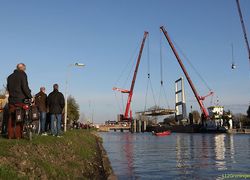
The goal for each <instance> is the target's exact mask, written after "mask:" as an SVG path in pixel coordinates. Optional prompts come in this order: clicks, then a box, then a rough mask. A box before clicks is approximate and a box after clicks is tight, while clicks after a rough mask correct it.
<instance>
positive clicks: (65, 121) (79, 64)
mask: <svg viewBox="0 0 250 180" xmlns="http://www.w3.org/2000/svg"><path fill="white" fill-rule="evenodd" d="M84 66H85V64H82V63H75V64H70V65H69V66H68V68H69V69H68V73H67V77H66V86H65V111H64V132H66V130H67V116H68V92H67V89H68V80H69V72H70V68H71V67H84Z"/></svg>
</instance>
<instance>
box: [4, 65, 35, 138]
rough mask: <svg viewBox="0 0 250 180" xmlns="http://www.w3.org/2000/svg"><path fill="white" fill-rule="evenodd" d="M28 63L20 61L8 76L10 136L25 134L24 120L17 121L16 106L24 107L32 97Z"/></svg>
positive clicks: (18, 136) (19, 136) (17, 136)
mask: <svg viewBox="0 0 250 180" xmlns="http://www.w3.org/2000/svg"><path fill="white" fill-rule="evenodd" d="M25 70H26V65H25V64H23V63H19V64H18V65H17V67H16V70H14V72H13V73H12V74H11V75H10V76H9V77H8V78H7V90H8V92H9V99H8V101H9V120H8V138H9V139H13V138H17V139H20V138H21V137H22V135H23V122H22V121H21V122H16V117H15V116H16V115H15V111H16V108H17V107H18V106H19V107H22V105H23V103H24V100H25V99H32V96H31V90H30V88H29V85H28V78H27V75H26V73H25Z"/></svg>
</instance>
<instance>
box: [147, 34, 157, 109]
mask: <svg viewBox="0 0 250 180" xmlns="http://www.w3.org/2000/svg"><path fill="white" fill-rule="evenodd" d="M147 66H148V67H147V70H148V80H147V88H146V95H145V104H144V111H146V109H147V99H148V98H147V97H148V89H149V87H150V90H151V92H152V96H153V100H154V104H155V107H156V100H155V95H154V90H153V86H152V81H151V78H150V55H149V38H148V41H147Z"/></svg>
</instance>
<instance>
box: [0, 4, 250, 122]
mask: <svg viewBox="0 0 250 180" xmlns="http://www.w3.org/2000/svg"><path fill="white" fill-rule="evenodd" d="M240 3H241V8H242V13H243V17H244V20H245V25H246V29H247V33H248V35H249V36H250V33H249V31H250V12H249V8H250V1H249V0H240ZM0 24H1V25H0V61H1V70H0V84H1V85H6V78H7V77H8V75H9V74H11V73H12V72H13V70H14V69H15V66H16V64H17V63H19V62H23V63H25V64H26V65H27V74H28V81H29V85H30V88H31V90H32V94H36V93H37V92H38V91H39V87H41V86H45V87H46V89H47V93H50V92H51V91H52V85H53V84H54V83H58V84H59V85H60V90H61V91H62V92H63V93H65V84H66V83H65V82H66V79H68V81H69V87H68V92H69V94H71V95H72V96H74V97H75V98H76V100H77V102H78V103H79V105H80V111H81V114H85V117H91V116H92V115H93V117H94V122H98V123H100V122H104V121H106V120H114V119H116V116H117V114H118V113H123V104H124V103H125V102H126V98H127V97H126V96H125V95H123V96H122V95H121V94H120V93H119V92H114V91H112V87H113V86H118V87H121V88H125V89H129V87H130V83H131V82H130V81H131V77H132V76H131V75H132V73H131V70H132V71H133V66H132V64H133V62H135V61H136V57H137V56H138V52H139V49H138V48H139V46H140V43H141V41H142V37H143V33H144V31H148V32H149V37H148V39H147V40H146V44H145V48H144V51H143V54H142V59H141V64H140V67H139V72H138V77H137V81H136V85H135V90H134V96H133V102H132V110H133V112H136V111H142V110H144V108H145V107H151V106H153V105H155V104H157V105H159V106H162V107H168V106H169V107H170V108H173V107H174V101H175V95H174V81H175V80H176V79H178V78H179V77H181V76H184V75H183V73H182V71H181V70H180V67H179V65H178V63H177V61H176V59H175V57H174V55H173V53H172V51H171V49H170V48H169V45H168V43H167V41H166V39H165V37H163V34H162V32H160V29H159V27H160V26H162V25H163V26H164V27H165V28H166V30H167V31H168V33H169V34H170V36H171V38H172V40H173V41H174V42H175V44H176V45H178V48H177V51H178V52H184V54H185V56H187V57H188V59H189V61H190V62H191V63H192V65H193V66H194V67H195V69H196V70H197V71H198V72H199V73H200V74H201V76H202V77H203V78H204V79H205V80H206V82H207V84H208V85H209V87H210V88H211V89H212V90H213V91H214V92H215V95H214V96H213V97H208V98H207V100H206V101H205V105H206V106H209V105H213V104H214V102H215V101H216V100H217V99H218V102H219V104H220V105H223V106H225V107H226V108H229V109H231V110H232V111H233V112H242V113H245V112H246V110H247V106H248V105H249V103H250V98H249V97H250V83H249V81H250V65H249V62H248V55H247V51H246V47H245V42H244V39H243V33H242V29H241V25H240V21H239V16H238V12H237V7H236V2H235V1H234V0H221V1H218V0H188V1H184V0H155V1H153V0H136V1H135V0H126V1H125V0H119V1H117V0H105V1H103V0H73V1H72V0H53V1H51V0H43V1H35V0H33V1H31V0H22V1H19V0H11V1H9V0H0ZM249 38H250V37H249ZM232 44H233V53H234V61H235V63H236V65H237V68H236V69H235V70H232V69H231V63H232V50H231V49H232V48H231V46H232ZM160 48H162V54H161V53H160ZM161 55H162V62H163V63H162V64H163V65H162V69H163V81H164V89H165V93H166V98H165V96H164V97H163V95H160V93H159V92H160V89H161V88H162V87H161V86H160V80H161V77H160V56H161ZM181 57H182V58H183V63H184V64H185V66H186V68H187V70H188V72H189V74H190V76H191V78H192V80H193V82H194V84H195V86H196V88H197V90H198V92H199V94H200V95H201V96H202V95H206V94H208V93H209V90H208V88H206V85H205V84H204V83H203V81H202V80H201V79H200V78H199V76H198V75H197V73H195V70H194V69H192V68H191V66H190V65H189V63H188V61H187V60H186V58H184V57H183V56H181ZM76 62H79V63H84V64H85V65H86V66H85V67H84V68H80V67H72V66H69V65H70V64H74V63H76ZM148 64H150V66H148ZM149 67H150V68H149ZM148 73H150V74H151V82H152V87H153V93H152V91H150V89H149V91H148V95H147V98H146V92H147V91H146V89H147V88H146V87H147V81H148V80H147V74H148ZM119 77H120V78H119ZM127 79H128V80H127ZM184 83H185V90H186V95H187V97H186V101H187V107H188V110H189V109H190V106H191V105H192V106H193V109H199V108H198V105H197V102H196V101H195V98H194V95H193V93H192V91H191V90H190V87H189V85H188V83H187V81H186V80H185V82H184ZM162 89H163V88H162ZM153 97H155V99H156V103H154V98H153ZM145 99H147V103H145ZM158 99H160V100H158ZM122 102H123V104H122Z"/></svg>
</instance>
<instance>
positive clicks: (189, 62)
mask: <svg viewBox="0 0 250 180" xmlns="http://www.w3.org/2000/svg"><path fill="white" fill-rule="evenodd" d="M173 43H174V44H175V46H176V47H177V48H178V50H179V51H180V54H181V55H182V56H183V57H184V58H185V59H186V60H187V62H188V64H189V65H190V66H191V68H192V69H193V70H194V72H195V73H196V74H197V75H198V77H199V78H200V80H201V81H202V82H203V83H204V85H205V86H206V87H207V89H208V90H209V91H212V89H211V88H210V86H209V85H208V83H207V82H206V81H205V79H204V78H203V77H202V76H201V74H200V73H199V72H198V70H197V69H196V68H195V67H194V65H193V64H192V63H191V61H190V60H189V58H188V57H187V56H186V55H185V53H184V52H183V51H182V50H181V48H180V46H178V44H177V43H176V42H175V41H174V40H173Z"/></svg>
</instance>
